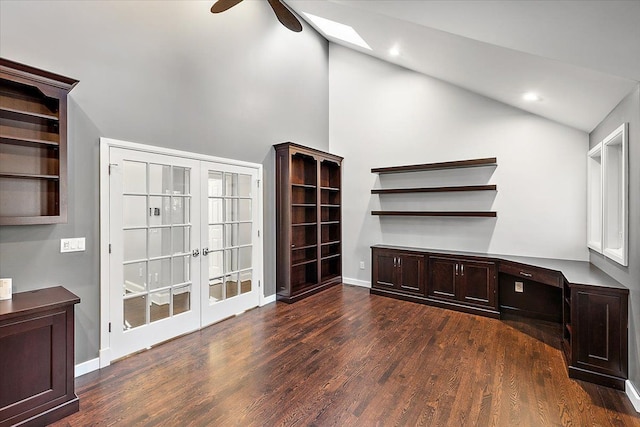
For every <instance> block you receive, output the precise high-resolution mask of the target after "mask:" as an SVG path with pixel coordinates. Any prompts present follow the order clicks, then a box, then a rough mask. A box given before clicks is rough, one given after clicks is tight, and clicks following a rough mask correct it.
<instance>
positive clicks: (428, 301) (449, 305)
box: [369, 288, 500, 319]
mask: <svg viewBox="0 0 640 427" xmlns="http://www.w3.org/2000/svg"><path fill="white" fill-rule="evenodd" d="M369 293H370V294H371V295H380V296H383V297H391V298H395V299H399V300H403V301H410V302H415V303H418V304H425V305H430V306H433V307H438V308H444V309H448V310H455V311H461V312H463V313H469V314H477V315H479V316H485V317H491V318H493V319H499V318H500V313H499V312H498V311H494V310H488V309H484V308H473V307H469V306H466V305H462V304H456V303H454V302H448V301H438V300H436V299H433V298H423V297H418V296H413V295H406V294H403V293H400V292H393V291H388V290H383V289H375V288H371V290H370V291H369Z"/></svg>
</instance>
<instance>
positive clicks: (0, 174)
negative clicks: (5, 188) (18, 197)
mask: <svg viewBox="0 0 640 427" xmlns="http://www.w3.org/2000/svg"><path fill="white" fill-rule="evenodd" d="M0 177H2V178H20V179H49V180H58V179H60V176H59V175H40V174H32V173H18V172H0Z"/></svg>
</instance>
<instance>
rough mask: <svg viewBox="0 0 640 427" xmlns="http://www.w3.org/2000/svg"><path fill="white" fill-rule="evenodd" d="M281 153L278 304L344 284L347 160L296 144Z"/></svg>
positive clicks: (278, 154) (282, 147) (278, 157)
mask: <svg viewBox="0 0 640 427" xmlns="http://www.w3.org/2000/svg"><path fill="white" fill-rule="evenodd" d="M274 148H275V150H276V176H277V177H278V178H277V181H276V200H277V203H276V229H277V230H276V232H277V243H276V248H277V249H276V252H277V253H276V260H277V261H276V281H277V298H278V300H280V301H284V302H295V301H297V300H299V299H302V298H304V297H306V296H308V295H311V294H313V293H315V292H318V291H320V290H322V289H325V288H327V287H329V286H333V285H336V284H339V283H341V282H342V242H341V216H342V214H341V190H340V188H341V180H342V177H341V167H342V158H341V157H338V156H334V155H332V154H329V153H324V152H321V151H318V150H314V149H311V148H307V147H304V146H301V145H298V144H294V143H283V144H277V145H275V146H274Z"/></svg>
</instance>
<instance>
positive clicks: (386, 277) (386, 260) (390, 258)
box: [373, 251, 396, 289]
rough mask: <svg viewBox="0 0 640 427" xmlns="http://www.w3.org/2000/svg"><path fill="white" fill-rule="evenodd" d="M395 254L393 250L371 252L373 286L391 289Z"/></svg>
mask: <svg viewBox="0 0 640 427" xmlns="http://www.w3.org/2000/svg"><path fill="white" fill-rule="evenodd" d="M395 260H396V254H395V253H394V252H384V251H374V252H373V287H374V288H380V289H393V288H394V287H395V285H394V282H395V274H396V268H395V265H396V262H395Z"/></svg>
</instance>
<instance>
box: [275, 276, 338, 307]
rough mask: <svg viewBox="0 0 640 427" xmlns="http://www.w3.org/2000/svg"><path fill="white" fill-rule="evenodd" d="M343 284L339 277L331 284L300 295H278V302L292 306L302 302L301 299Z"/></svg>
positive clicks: (316, 287) (324, 284)
mask: <svg viewBox="0 0 640 427" xmlns="http://www.w3.org/2000/svg"><path fill="white" fill-rule="evenodd" d="M341 283H342V280H341V278H339V277H338V278H336V279H335V280H332V281H330V282H325V283H323V284H322V285H319V286H315V287H313V288H311V289H309V290H308V291H306V292H300V293H297V294H295V295H292V296H285V295H280V294H276V300H277V301H282V302H286V303H287V304H291V303H294V302H296V301H300V300H301V299H304V298H306V297H308V296H311V295H313V294H317V293H318V292H322V291H324V290H325V289H329V288H331V287H333V286H336V285H339V284H341Z"/></svg>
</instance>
